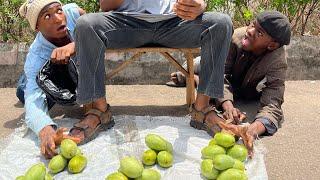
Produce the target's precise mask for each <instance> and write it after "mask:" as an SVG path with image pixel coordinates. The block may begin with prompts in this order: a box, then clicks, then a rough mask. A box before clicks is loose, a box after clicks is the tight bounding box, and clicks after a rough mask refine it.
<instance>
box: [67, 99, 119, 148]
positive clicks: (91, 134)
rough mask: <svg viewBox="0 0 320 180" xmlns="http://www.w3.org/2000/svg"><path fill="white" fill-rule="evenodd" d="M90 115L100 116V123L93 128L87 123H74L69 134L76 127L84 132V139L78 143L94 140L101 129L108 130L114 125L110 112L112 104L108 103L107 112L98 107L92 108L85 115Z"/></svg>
mask: <svg viewBox="0 0 320 180" xmlns="http://www.w3.org/2000/svg"><path fill="white" fill-rule="evenodd" d="M88 115H94V116H96V117H98V118H99V120H100V123H99V124H98V125H97V126H96V127H95V128H91V127H89V126H88V125H86V124H81V123H80V122H78V123H76V124H74V125H73V127H72V128H71V129H70V131H69V134H70V133H71V132H72V130H74V129H78V130H80V131H83V132H84V139H83V140H82V141H81V142H80V143H79V144H78V145H82V144H86V143H88V142H89V141H92V140H93V139H94V138H96V137H97V136H98V135H99V133H100V132H101V131H106V130H107V129H110V128H112V127H113V126H114V124H115V122H114V120H113V117H112V115H111V112H110V105H109V104H108V105H107V109H106V111H105V112H102V111H100V110H97V109H90V110H89V111H88V112H87V113H86V114H85V116H88Z"/></svg>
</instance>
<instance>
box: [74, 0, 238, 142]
mask: <svg viewBox="0 0 320 180" xmlns="http://www.w3.org/2000/svg"><path fill="white" fill-rule="evenodd" d="M100 7H101V9H102V10H103V11H111V12H103V13H93V14H87V15H84V16H82V17H81V18H79V20H78V21H77V27H76V49H77V53H76V56H77V60H78V61H79V83H78V92H77V93H78V94H77V101H78V103H79V104H90V103H92V105H93V106H92V107H93V109H92V111H89V112H88V115H87V116H86V117H85V119H83V120H82V121H80V122H79V123H77V124H75V126H74V128H72V129H71V130H70V135H72V136H75V137H79V138H80V139H81V141H82V142H83V143H85V142H88V141H90V140H91V139H92V138H93V137H95V136H96V135H97V133H98V132H99V131H101V130H104V129H107V128H109V127H110V126H111V125H110V124H113V123H114V122H113V121H112V118H111V113H110V108H109V105H108V104H107V101H106V98H105V65H104V56H105V50H106V48H110V49H112V48H134V47H141V46H148V45H150V44H152V45H157V46H164V47H172V48H195V47H201V58H202V61H201V63H202V67H203V68H202V71H201V74H200V83H199V87H198V95H197V98H196V102H195V104H194V105H193V106H192V109H193V111H197V112H201V113H202V111H204V110H205V109H207V107H209V100H210V98H222V97H223V68H224V62H225V59H226V58H227V54H228V50H229V44H230V41H231V36H232V22H231V19H230V17H229V16H227V15H225V14H221V13H213V12H204V11H205V8H206V4H205V1H204V0H179V1H176V0H135V1H132V0H100ZM201 78H203V79H201ZM206 114H207V116H206V117H207V120H206V121H214V119H215V118H217V117H218V116H217V114H216V113H215V111H210V112H207V113H206ZM212 123H214V122H212ZM195 124H197V127H198V128H199V129H200V128H203V127H206V125H205V119H204V117H203V118H201V119H199V118H197V119H196V118H192V119H191V125H193V126H195Z"/></svg>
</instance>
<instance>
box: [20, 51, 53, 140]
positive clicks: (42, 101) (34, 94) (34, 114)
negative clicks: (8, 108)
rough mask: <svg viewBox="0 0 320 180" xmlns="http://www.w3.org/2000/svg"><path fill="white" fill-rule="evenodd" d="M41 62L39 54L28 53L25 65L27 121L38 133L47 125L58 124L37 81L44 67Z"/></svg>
mask: <svg viewBox="0 0 320 180" xmlns="http://www.w3.org/2000/svg"><path fill="white" fill-rule="evenodd" d="M39 62H41V59H40V57H39V56H36V55H35V54H33V53H28V55H27V59H26V63H25V66H24V71H25V74H26V79H27V84H26V90H25V111H26V116H25V122H26V124H27V126H28V127H29V128H30V129H31V130H32V131H33V132H35V133H36V134H37V135H39V132H40V131H41V129H43V128H44V127H45V126H47V125H54V126H56V124H55V123H54V122H53V121H52V119H51V118H50V116H49V114H48V105H47V99H46V95H45V93H44V92H43V91H42V90H41V89H40V88H39V86H38V84H37V83H36V76H37V74H38V72H39V70H40V68H41V67H42V64H41V63H39Z"/></svg>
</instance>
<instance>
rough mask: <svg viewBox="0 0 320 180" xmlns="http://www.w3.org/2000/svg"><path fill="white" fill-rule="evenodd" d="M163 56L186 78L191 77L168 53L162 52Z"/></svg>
mask: <svg viewBox="0 0 320 180" xmlns="http://www.w3.org/2000/svg"><path fill="white" fill-rule="evenodd" d="M161 54H162V55H163V56H164V57H165V58H166V59H167V60H168V61H169V62H170V63H171V64H173V65H174V66H175V67H176V68H177V69H178V70H179V71H181V72H182V73H183V74H184V75H185V76H186V77H187V76H189V73H188V72H187V71H186V70H185V69H184V68H183V67H182V66H181V65H180V63H179V62H178V61H177V60H175V59H174V57H172V56H171V55H170V54H169V53H168V52H161Z"/></svg>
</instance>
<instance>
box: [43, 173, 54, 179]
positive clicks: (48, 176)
mask: <svg viewBox="0 0 320 180" xmlns="http://www.w3.org/2000/svg"><path fill="white" fill-rule="evenodd" d="M44 180H54V179H53V177H52V176H51V174H49V173H47V174H46V176H45V177H44Z"/></svg>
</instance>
